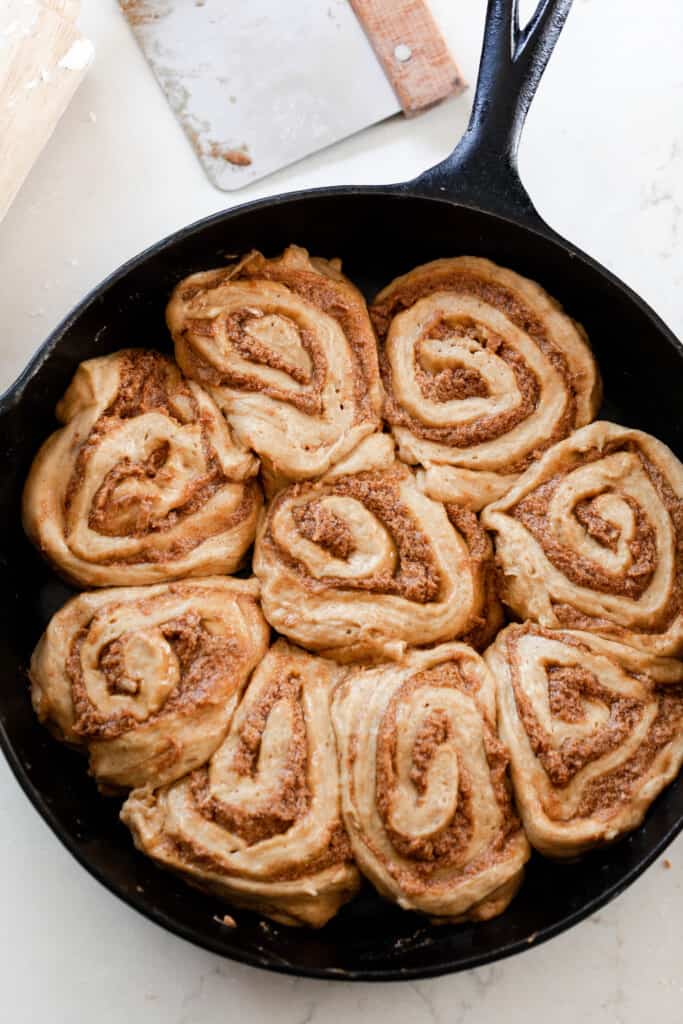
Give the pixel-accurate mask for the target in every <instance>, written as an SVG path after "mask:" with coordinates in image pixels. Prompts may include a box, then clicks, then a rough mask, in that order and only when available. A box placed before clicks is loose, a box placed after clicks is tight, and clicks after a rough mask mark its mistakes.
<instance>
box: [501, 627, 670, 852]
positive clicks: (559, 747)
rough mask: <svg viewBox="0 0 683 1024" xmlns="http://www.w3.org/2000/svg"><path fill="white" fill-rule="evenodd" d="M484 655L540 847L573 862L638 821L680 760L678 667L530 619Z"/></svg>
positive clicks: (519, 791) (520, 793) (530, 828)
mask: <svg viewBox="0 0 683 1024" xmlns="http://www.w3.org/2000/svg"><path fill="white" fill-rule="evenodd" d="M485 659H486V662H487V663H488V665H489V667H490V669H491V671H492V672H493V674H494V676H495V677H496V682H497V688H498V706H499V722H500V731H501V737H502V739H503V740H504V742H505V743H506V744H507V746H508V749H509V751H510V758H511V764H512V779H513V784H514V790H515V797H516V800H517V805H518V807H519V809H520V813H521V815H522V820H523V822H524V828H525V829H526V833H527V835H528V837H529V839H530V841H531V843H532V844H533V846H535V847H536V848H537V849H538V850H540V852H541V853H544V854H546V855H547V856H550V857H573V856H576V855H577V854H580V853H583V852H584V851H585V850H587V849H589V848H590V847H592V846H597V845H601V844H604V843H607V842H611V841H612V840H614V839H616V838H618V837H619V836H620V835H622V834H623V833H625V832H628V831H630V830H631V829H634V828H636V827H637V826H638V825H640V823H641V822H642V820H643V817H644V815H645V812H646V810H647V809H648V807H649V806H650V804H651V803H652V801H653V800H654V799H655V797H656V796H657V795H658V794H659V793H660V792H661V790H662V789H663V788H664V786H666V785H668V783H669V782H671V780H672V779H673V778H674V777H675V776H676V775H677V773H678V771H679V769H680V767H681V763H683V664H681V662H680V661H677V660H675V659H673V658H657V657H653V656H652V655H649V654H645V653H644V652H642V651H636V650H633V649H632V648H630V647H626V646H624V645H623V644H619V643H615V642H614V641H610V640H605V639H603V638H600V637H596V636H593V635H592V634H590V633H582V632H580V631H579V630H547V629H544V628H543V627H541V626H537V625H534V624H533V623H527V624H526V625H523V626H518V625H512V626H508V628H507V629H505V630H503V632H502V633H499V634H498V637H497V638H496V641H495V643H494V644H493V645H492V646H491V647H490V648H489V649H488V651H487V652H486V655H485Z"/></svg>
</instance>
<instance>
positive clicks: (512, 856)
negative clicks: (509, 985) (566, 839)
mask: <svg viewBox="0 0 683 1024" xmlns="http://www.w3.org/2000/svg"><path fill="white" fill-rule="evenodd" d="M332 717H333V722H334V728H335V733H336V736H337V743H338V749H339V759H340V767H341V784H342V808H343V813H344V820H345V822H346V827H347V829H348V831H349V835H350V837H351V844H352V846H353V852H354V856H355V857H356V860H357V862H358V864H359V866H360V868H361V870H362V871H363V873H364V874H366V875H367V876H368V878H370V880H371V881H372V882H373V884H374V885H375V886H376V887H377V888H378V889H379V891H380V892H381V893H382V894H383V895H384V896H386V897H388V898H389V899H393V900H395V901H397V902H398V903H399V904H400V905H401V906H402V907H404V908H405V909H409V910H420V911H422V912H423V913H426V914H430V915H433V916H435V917H440V918H444V919H448V920H460V919H463V918H468V919H472V920H484V919H486V918H489V917H493V916H494V915H495V914H499V913H501V912H502V911H503V910H504V909H505V907H506V906H507V905H508V903H509V902H510V900H511V899H512V897H513V896H514V894H515V892H516V891H517V888H518V887H519V884H520V882H521V878H522V868H523V865H524V863H525V861H526V860H527V859H528V857H529V845H528V843H527V841H526V838H525V836H524V832H523V831H522V829H521V826H520V823H519V820H518V818H517V816H516V815H515V813H514V810H513V806H512V802H511V798H510V792H509V787H508V781H507V775H506V773H507V765H508V759H507V754H506V752H505V749H504V747H503V746H502V744H501V743H500V742H499V740H498V738H497V736H496V708H495V690H494V684H493V679H492V677H491V676H490V674H489V672H488V670H487V668H486V666H485V664H484V662H483V661H482V659H481V658H480V657H479V655H477V654H475V653H474V652H473V651H472V650H470V648H468V647H466V646H465V645H464V644H457V643H451V644H443V645H442V646H440V647H436V648H434V649H433V650H430V651H424V652H411V653H410V654H409V655H408V657H407V658H406V660H405V661H404V662H402V663H401V664H397V665H382V666H380V667H378V668H375V669H365V670H356V671H354V672H351V673H350V674H349V677H348V678H347V680H346V681H345V682H344V683H343V684H342V685H341V687H340V688H339V690H338V691H337V693H336V694H335V699H334V703H333V710H332Z"/></svg>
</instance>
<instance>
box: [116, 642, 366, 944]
mask: <svg viewBox="0 0 683 1024" xmlns="http://www.w3.org/2000/svg"><path fill="white" fill-rule="evenodd" d="M342 671H343V670H342V669H340V668H339V667H338V666H336V665H334V664H332V663H331V662H328V661H325V660H324V659H322V658H317V657H314V656H313V655H310V654H307V653H306V652H304V651H301V650H298V649H297V648H294V647H291V646H290V645H289V644H287V643H286V642H285V641H284V640H278V641H277V642H276V643H275V645H274V646H273V647H272V648H271V650H270V651H269V653H268V654H267V655H266V657H265V658H264V659H263V661H262V662H261V664H260V665H259V667H258V668H257V670H256V672H255V673H254V675H253V677H252V679H251V682H250V683H249V686H248V687H247V691H246V693H245V696H244V699H243V701H242V703H241V705H240V707H239V708H238V710H237V713H236V714H235V717H234V719H233V723H232V725H231V727H230V731H229V733H228V736H227V738H226V740H225V742H224V743H223V744H222V746H221V747H219V749H218V750H217V751H216V753H215V754H214V756H213V757H212V759H211V761H210V762H209V764H208V765H207V766H205V767H203V768H200V769H198V770H197V771H196V772H193V773H192V775H190V776H188V777H187V778H185V779H182V780H181V781H180V782H177V783H175V784H174V785H173V786H170V787H166V788H163V789H160V790H158V791H157V792H156V793H150V791H148V790H146V791H137V792H134V793H132V794H131V796H130V797H129V798H128V801H127V802H126V804H125V805H124V807H123V810H122V812H121V817H122V820H123V821H124V822H125V823H126V824H127V825H128V827H129V828H130V829H131V830H132V832H133V837H134V839H135V842H136V845H137V846H138V847H139V848H140V849H141V850H142V851H143V852H144V853H146V854H148V855H149V856H151V857H153V858H154V859H155V860H157V861H159V862H161V863H162V864H164V865H165V866H166V867H170V868H173V869H174V870H176V871H178V872H180V873H181V874H183V875H185V876H187V877H188V878H189V879H191V880H192V881H193V882H194V883H195V884H199V885H200V886H202V887H204V888H207V889H209V890H212V891H215V892H217V893H219V894H220V895H223V896H224V897H225V898H226V899H228V900H229V901H230V902H231V903H234V904H236V905H237V906H244V907H248V908H251V909H254V910H258V911H260V912H261V913H264V914H266V915H268V916H269V917H272V918H274V919H275V920H276V921H281V922H283V923H285V924H308V925H312V926H314V927H319V926H320V925H323V924H325V922H326V921H328V920H329V918H331V917H332V916H333V915H334V914H335V913H336V911H337V910H338V908H339V907H340V906H341V904H342V903H344V902H345V901H346V900H348V899H350V898H351V896H353V895H354V894H355V892H356V891H357V889H358V884H359V876H358V872H357V870H356V868H355V865H354V864H353V860H352V857H351V848H350V845H349V840H348V837H347V835H346V832H345V831H344V827H343V825H342V821H341V810H340V797H339V776H338V771H337V762H336V753H335V744H334V735H333V732H332V724H331V721H330V697H331V692H332V687H333V686H334V685H335V683H337V682H338V681H339V677H340V673H341V672H342Z"/></svg>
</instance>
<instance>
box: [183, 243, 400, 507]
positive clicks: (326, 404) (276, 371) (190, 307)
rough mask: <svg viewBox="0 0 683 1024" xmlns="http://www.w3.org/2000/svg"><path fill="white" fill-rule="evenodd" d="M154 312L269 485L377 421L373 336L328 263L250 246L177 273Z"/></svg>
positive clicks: (323, 466) (306, 469) (322, 465)
mask: <svg viewBox="0 0 683 1024" xmlns="http://www.w3.org/2000/svg"><path fill="white" fill-rule="evenodd" d="M166 316H167V321H168V325H169V329H170V331H171V333H172V335H173V339H174V342H175V350H176V359H177V360H178V363H179V365H180V367H181V369H182V370H183V372H184V373H186V374H187V376H188V377H190V378H192V379H193V380H197V381H199V382H200V383H201V384H202V385H204V386H205V387H206V388H207V389H208V390H209V391H210V392H211V394H212V395H213V396H214V398H215V400H216V402H217V403H218V405H219V406H220V408H221V409H222V410H223V412H224V413H225V415H226V416H227V418H228V420H229V422H230V424H231V426H232V428H233V429H234V430H235V433H236V434H237V436H238V437H239V438H240V439H241V440H242V442H243V443H244V444H245V445H247V446H249V447H251V448H253V449H254V451H256V452H257V453H258V454H259V455H260V457H261V461H262V464H263V469H264V474H265V478H266V485H267V489H268V491H269V492H273V491H275V490H277V489H278V488H279V487H280V486H282V485H283V483H286V482H287V481H291V480H305V479H310V478H311V477H315V476H319V475H320V474H321V473H324V472H326V471H327V470H328V469H329V468H330V467H331V466H332V465H334V463H335V462H337V461H338V460H339V459H340V458H342V457H343V456H344V455H346V454H347V453H348V452H350V451H351V450H352V449H353V448H354V447H355V446H356V445H357V444H358V443H359V441H361V440H362V439H363V438H364V437H366V436H367V435H369V434H371V433H372V432H373V431H374V430H376V429H377V427H378V426H379V413H380V411H381V393H380V383H379V370H378V367H377V350H376V345H375V338H374V335H373V331H372V326H371V324H370V320H369V317H368V313H367V309H366V306H365V300H364V299H363V296H362V295H361V293H360V292H359V291H358V289H357V288H355V287H354V285H352V284H351V282H350V281H349V280H348V279H347V278H345V277H344V275H343V274H342V273H341V272H340V269H339V261H337V260H332V261H327V260H322V259H311V258H309V255H308V253H307V252H306V250H305V249H300V248H299V247H298V246H290V247H289V248H288V249H287V250H286V251H285V253H284V254H283V255H282V256H281V257H280V258H279V259H265V257H263V256H262V255H261V254H260V253H258V252H253V253H251V254H249V255H248V256H246V257H245V258H244V259H242V260H241V261H240V262H239V263H237V264H235V265H234V266H231V267H227V268H225V269H223V270H209V271H206V272H203V273H199V274H193V275H192V276H191V277H188V278H186V279H185V280H184V281H181V282H180V284H179V285H178V286H177V287H176V289H175V291H174V293H173V296H172V298H171V301H170V303H169V306H168V310H167V314H166Z"/></svg>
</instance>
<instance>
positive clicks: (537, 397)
mask: <svg viewBox="0 0 683 1024" xmlns="http://www.w3.org/2000/svg"><path fill="white" fill-rule="evenodd" d="M371 316H372V319H373V322H374V325H375V328H376V330H377V334H378V336H379V339H380V342H381V352H380V365H381V372H382V378H383V381H384V386H385V390H386V395H387V399H386V403H385V416H386V418H387V419H388V420H389V423H390V424H391V427H392V431H393V433H394V436H395V438H396V440H397V442H398V446H399V455H400V457H401V458H402V459H403V460H404V461H405V462H408V463H411V464H414V463H419V464H421V465H422V466H423V467H425V472H424V478H425V480H424V485H425V487H426V488H427V490H428V492H429V493H430V494H431V495H432V496H433V497H435V498H438V499H440V500H451V501H458V502H464V503H465V504H467V505H469V506H470V507H471V508H474V509H480V508H482V507H483V506H484V505H486V504H488V503H489V502H490V501H493V500H494V499H495V498H498V497H500V496H501V495H502V494H504V493H505V491H506V490H507V489H508V488H509V487H510V486H511V485H512V484H513V483H514V481H515V479H516V477H517V476H518V475H519V474H520V473H521V472H522V471H523V470H525V469H526V468H527V466H529V464H530V463H531V462H532V461H533V459H535V458H538V456H539V455H540V453H541V452H542V451H544V450H545V449H546V448H548V447H549V446H550V445H552V444H553V443H555V442H556V441H559V440H561V439H562V438H564V437H566V436H567V435H568V434H569V433H570V432H571V431H572V430H574V429H575V428H576V427H580V426H583V425H584V424H586V423H589V422H590V420H592V418H593V417H594V416H595V414H596V412H597V409H598V406H599V403H600V381H599V377H598V372H597V368H596V366H595V363H594V361H593V358H592V356H591V353H590V350H589V348H588V345H587V343H586V339H585V334H584V332H583V330H582V329H581V328H580V327H579V326H578V324H576V323H574V321H572V320H571V319H570V318H569V317H568V316H566V315H565V314H564V313H563V312H562V309H561V308H560V306H559V305H558V304H557V303H556V302H555V301H554V300H553V299H551V298H550V296H549V295H548V294H547V293H546V292H545V291H544V290H543V289H542V288H541V287H540V286H539V285H538V284H536V283H535V282H533V281H529V280H528V279H527V278H524V277H520V275H519V274H515V273H513V271H511V270H506V269H505V268H503V267H498V266H496V264H495V263H491V262H489V260H484V259H477V258H474V257H471V256H461V257H458V258H456V259H441V260H435V261H434V262H432V263H426V264H425V265H424V266H421V267H417V268H415V269H414V270H412V271H410V273H408V274H405V275H404V276H403V277H399V278H397V279H396V280H395V281H392V283H391V284H390V285H388V286H387V287H386V288H385V289H384V290H383V291H381V292H380V293H379V295H378V296H377V298H376V299H375V301H374V303H373V305H372V307H371Z"/></svg>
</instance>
